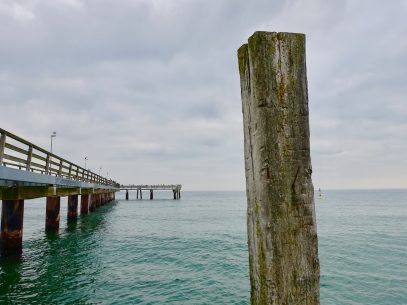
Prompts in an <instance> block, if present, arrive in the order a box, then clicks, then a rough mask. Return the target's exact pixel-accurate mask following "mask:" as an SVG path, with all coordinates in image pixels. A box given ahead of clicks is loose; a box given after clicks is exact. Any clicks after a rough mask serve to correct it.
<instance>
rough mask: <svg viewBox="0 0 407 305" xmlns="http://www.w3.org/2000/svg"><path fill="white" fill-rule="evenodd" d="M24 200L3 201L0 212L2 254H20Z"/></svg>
mask: <svg viewBox="0 0 407 305" xmlns="http://www.w3.org/2000/svg"><path fill="white" fill-rule="evenodd" d="M23 222H24V200H23V199H18V200H3V201H2V210H1V237H0V245H1V250H2V253H9V252H11V253H20V252H21V250H22V242H23Z"/></svg>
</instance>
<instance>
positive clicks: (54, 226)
mask: <svg viewBox="0 0 407 305" xmlns="http://www.w3.org/2000/svg"><path fill="white" fill-rule="evenodd" d="M46 200H47V203H46V210H45V231H47V232H51V231H58V230H59V220H60V209H61V197H59V196H54V197H47V199H46Z"/></svg>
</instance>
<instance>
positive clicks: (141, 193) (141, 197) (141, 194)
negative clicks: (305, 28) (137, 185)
mask: <svg viewBox="0 0 407 305" xmlns="http://www.w3.org/2000/svg"><path fill="white" fill-rule="evenodd" d="M140 199H143V191H142V189H140Z"/></svg>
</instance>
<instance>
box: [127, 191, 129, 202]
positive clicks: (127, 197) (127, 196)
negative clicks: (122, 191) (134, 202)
mask: <svg viewBox="0 0 407 305" xmlns="http://www.w3.org/2000/svg"><path fill="white" fill-rule="evenodd" d="M126 200H129V190H126Z"/></svg>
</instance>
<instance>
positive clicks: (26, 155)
mask: <svg viewBox="0 0 407 305" xmlns="http://www.w3.org/2000/svg"><path fill="white" fill-rule="evenodd" d="M0 166H5V167H11V168H15V169H19V170H25V171H30V172H35V173H40V174H45V175H52V176H56V177H62V178H67V179H72V180H76V181H84V182H89V183H97V184H101V185H107V186H113V187H120V184H118V183H117V182H115V181H113V180H111V179H108V178H105V177H102V176H100V175H98V174H96V173H93V172H91V171H90V170H87V169H85V168H83V167H81V166H79V165H77V164H74V163H72V162H70V161H68V160H65V159H64V158H61V157H59V156H57V155H55V154H53V153H51V152H49V151H47V150H45V149H43V148H41V147H39V146H37V145H34V144H32V143H30V142H28V141H26V140H24V139H22V138H20V137H18V136H16V135H14V134H12V133H11V132H8V131H6V130H4V129H1V128H0Z"/></svg>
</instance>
